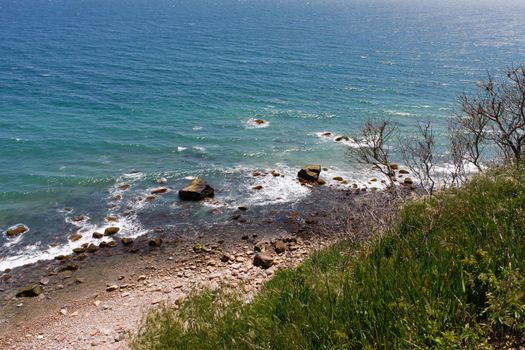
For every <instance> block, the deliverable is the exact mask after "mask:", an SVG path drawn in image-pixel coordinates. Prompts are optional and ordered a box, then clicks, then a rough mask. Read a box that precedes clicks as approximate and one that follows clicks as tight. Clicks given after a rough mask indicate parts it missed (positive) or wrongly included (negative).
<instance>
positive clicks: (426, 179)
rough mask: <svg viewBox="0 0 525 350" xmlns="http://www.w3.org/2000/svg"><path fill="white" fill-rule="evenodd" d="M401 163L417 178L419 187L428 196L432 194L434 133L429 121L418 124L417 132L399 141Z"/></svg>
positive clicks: (433, 182)
mask: <svg viewBox="0 0 525 350" xmlns="http://www.w3.org/2000/svg"><path fill="white" fill-rule="evenodd" d="M400 146H401V153H402V156H403V161H404V162H405V164H406V165H407V166H408V167H409V168H410V170H411V171H412V173H413V174H414V175H415V176H416V177H417V178H418V180H419V183H420V185H421V187H422V188H423V189H424V190H425V191H426V192H427V193H428V194H430V195H432V194H433V193H434V189H435V187H436V180H435V179H434V173H433V170H434V147H435V142H434V132H433V130H432V125H431V124H430V122H429V121H427V122H424V123H422V122H418V123H417V132H416V133H415V134H414V135H412V136H408V137H405V138H401V139H400Z"/></svg>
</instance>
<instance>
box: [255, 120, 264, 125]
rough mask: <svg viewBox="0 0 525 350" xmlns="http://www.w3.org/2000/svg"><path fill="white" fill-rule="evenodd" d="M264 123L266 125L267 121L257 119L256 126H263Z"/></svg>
mask: <svg viewBox="0 0 525 350" xmlns="http://www.w3.org/2000/svg"><path fill="white" fill-rule="evenodd" d="M264 123H266V121H265V120H263V119H255V124H257V125H262V124H264Z"/></svg>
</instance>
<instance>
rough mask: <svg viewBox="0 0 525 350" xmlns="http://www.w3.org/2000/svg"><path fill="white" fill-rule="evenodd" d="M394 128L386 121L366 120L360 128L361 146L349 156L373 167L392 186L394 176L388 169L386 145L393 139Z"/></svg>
mask: <svg viewBox="0 0 525 350" xmlns="http://www.w3.org/2000/svg"><path fill="white" fill-rule="evenodd" d="M395 131H396V126H395V125H394V124H393V123H392V122H390V121H388V120H371V119H369V120H367V121H366V122H365V123H364V124H363V127H362V128H361V135H360V138H361V145H360V146H359V147H356V148H352V149H350V156H351V157H352V158H354V159H355V160H357V161H358V162H360V163H362V164H368V165H373V166H375V167H376V168H377V169H378V170H379V171H380V172H381V173H382V174H383V175H385V176H386V177H387V178H388V181H389V185H390V187H393V186H394V180H395V174H394V173H393V172H392V170H391V169H390V152H389V147H388V143H389V142H390V140H391V139H392V138H393V137H394V135H395Z"/></svg>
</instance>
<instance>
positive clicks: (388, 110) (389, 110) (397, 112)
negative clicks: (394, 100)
mask: <svg viewBox="0 0 525 350" xmlns="http://www.w3.org/2000/svg"><path fill="white" fill-rule="evenodd" d="M384 112H385V113H388V114H391V115H399V116H402V117H409V116H411V115H412V113H408V112H401V111H395V110H392V109H385V110H384Z"/></svg>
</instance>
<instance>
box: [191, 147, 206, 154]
mask: <svg viewBox="0 0 525 350" xmlns="http://www.w3.org/2000/svg"><path fill="white" fill-rule="evenodd" d="M193 149H194V150H196V151H199V152H202V153H204V152H206V148H204V147H202V146H193Z"/></svg>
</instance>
